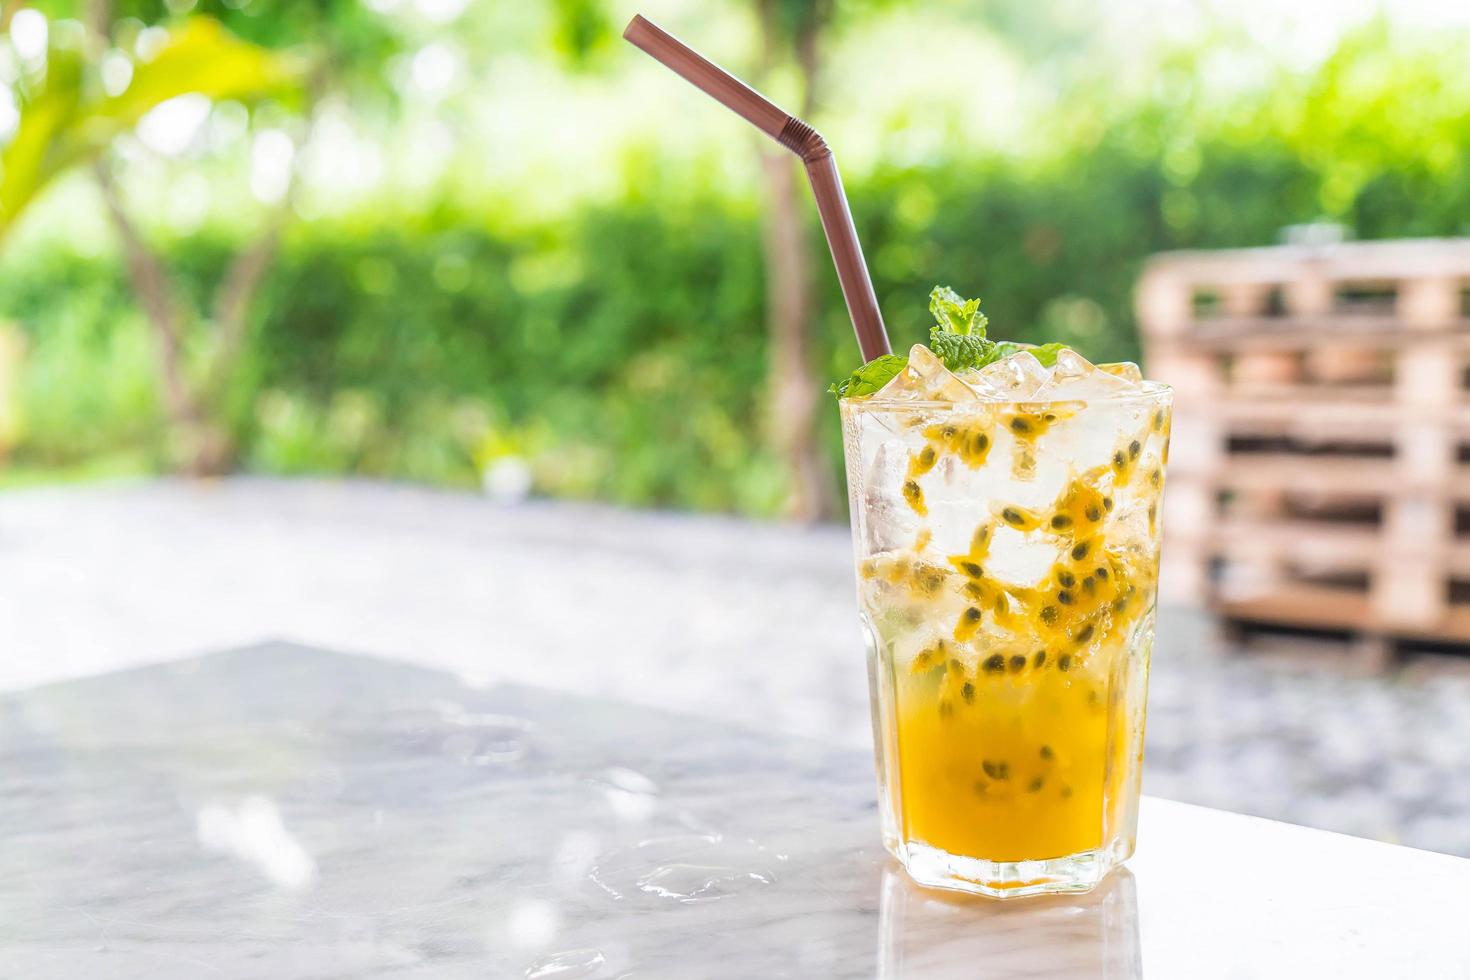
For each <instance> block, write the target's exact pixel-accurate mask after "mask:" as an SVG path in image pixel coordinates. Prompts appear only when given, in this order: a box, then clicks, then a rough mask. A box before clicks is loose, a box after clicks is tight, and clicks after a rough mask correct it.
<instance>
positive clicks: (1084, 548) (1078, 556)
mask: <svg viewBox="0 0 1470 980" xmlns="http://www.w3.org/2000/svg"><path fill="white" fill-rule="evenodd" d="M1091 547H1092V542H1091V541H1082V542H1080V543H1078V544H1076V545H1073V546H1072V560H1073V561H1081V560H1082V559H1084V558H1086V557H1087V552H1088V550H1089V549H1091Z"/></svg>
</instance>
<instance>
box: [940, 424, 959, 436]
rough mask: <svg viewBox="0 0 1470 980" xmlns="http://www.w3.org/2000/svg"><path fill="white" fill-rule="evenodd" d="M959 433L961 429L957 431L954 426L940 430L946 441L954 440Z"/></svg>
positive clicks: (947, 426)
mask: <svg viewBox="0 0 1470 980" xmlns="http://www.w3.org/2000/svg"><path fill="white" fill-rule="evenodd" d="M959 431H960V430H959V429H956V428H955V427H954V426H952V425H946V426H945V427H944V428H942V429H940V430H939V434H940V435H941V436H943V437H944V438H946V439H953V438H954V437H955V435H956V433H958V432H959Z"/></svg>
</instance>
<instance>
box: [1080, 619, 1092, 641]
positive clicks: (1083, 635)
mask: <svg viewBox="0 0 1470 980" xmlns="http://www.w3.org/2000/svg"><path fill="white" fill-rule="evenodd" d="M1092 633H1093V629H1092V624H1091V623H1088V624H1087V625H1086V626H1084V627H1082V629H1081V630H1080V631H1078V633H1077V643H1078V644H1079V645H1081V644H1083V643H1086V642H1088V641H1089V640H1091V639H1092Z"/></svg>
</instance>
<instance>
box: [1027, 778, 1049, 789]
mask: <svg viewBox="0 0 1470 980" xmlns="http://www.w3.org/2000/svg"><path fill="white" fill-rule="evenodd" d="M1045 783H1046V777H1045V776H1037V777H1036V778H1035V779H1033V780H1031V782H1030V783H1028V784H1027V785H1026V792H1028V793H1040V792H1041V787H1042V786H1043V785H1045Z"/></svg>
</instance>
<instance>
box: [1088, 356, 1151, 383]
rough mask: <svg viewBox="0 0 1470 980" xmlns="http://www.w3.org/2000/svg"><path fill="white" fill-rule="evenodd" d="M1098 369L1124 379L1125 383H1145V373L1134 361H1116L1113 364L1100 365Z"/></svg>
mask: <svg viewBox="0 0 1470 980" xmlns="http://www.w3.org/2000/svg"><path fill="white" fill-rule="evenodd" d="M1097 369H1098V370H1099V371H1106V372H1108V373H1109V374H1111V375H1114V376H1116V377H1119V378H1122V379H1123V380H1124V381H1131V382H1133V383H1134V384H1141V383H1142V382H1143V372H1142V371H1140V370H1139V369H1138V365H1137V364H1134V363H1133V362H1132V361H1115V362H1113V363H1112V364H1099V365H1098V366H1097Z"/></svg>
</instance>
